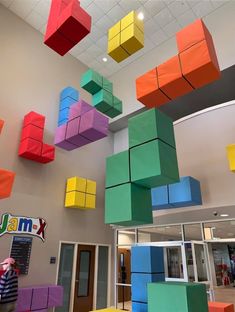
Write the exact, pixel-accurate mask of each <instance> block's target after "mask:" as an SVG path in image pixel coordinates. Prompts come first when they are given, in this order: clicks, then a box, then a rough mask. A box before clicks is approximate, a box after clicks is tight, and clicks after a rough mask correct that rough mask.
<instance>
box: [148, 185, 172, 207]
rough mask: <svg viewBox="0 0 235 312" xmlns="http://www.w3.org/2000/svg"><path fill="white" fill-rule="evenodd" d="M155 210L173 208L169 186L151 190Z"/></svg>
mask: <svg viewBox="0 0 235 312" xmlns="http://www.w3.org/2000/svg"><path fill="white" fill-rule="evenodd" d="M151 195H152V206H153V210H159V209H169V208H172V207H173V206H172V205H171V204H170V203H169V194H168V185H163V186H158V187H155V188H152V189H151Z"/></svg>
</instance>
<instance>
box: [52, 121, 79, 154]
mask: <svg viewBox="0 0 235 312" xmlns="http://www.w3.org/2000/svg"><path fill="white" fill-rule="evenodd" d="M66 129H67V123H66V124H64V125H62V126H60V127H57V128H56V132H55V139H54V144H55V145H56V146H58V147H61V148H63V149H65V150H66V151H72V150H74V149H75V148H77V146H76V145H74V144H72V143H70V142H67V141H66V139H65V137H66Z"/></svg>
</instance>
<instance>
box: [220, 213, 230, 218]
mask: <svg viewBox="0 0 235 312" xmlns="http://www.w3.org/2000/svg"><path fill="white" fill-rule="evenodd" d="M220 216H221V217H228V216H229V215H228V214H227V213H222V214H221V215H220Z"/></svg>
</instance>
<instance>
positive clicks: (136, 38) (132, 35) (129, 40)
mask: <svg viewBox="0 0 235 312" xmlns="http://www.w3.org/2000/svg"><path fill="white" fill-rule="evenodd" d="M121 46H122V47H123V48H124V49H125V50H126V51H127V53H128V54H130V55H131V54H133V53H135V52H137V51H138V50H140V49H142V48H143V46H144V33H143V32H142V31H141V30H140V29H139V28H138V27H137V26H136V25H135V24H131V25H129V26H127V27H126V28H125V29H124V30H122V31H121Z"/></svg>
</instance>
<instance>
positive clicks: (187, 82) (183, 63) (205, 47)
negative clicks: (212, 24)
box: [136, 19, 220, 108]
mask: <svg viewBox="0 0 235 312" xmlns="http://www.w3.org/2000/svg"><path fill="white" fill-rule="evenodd" d="M176 40H177V45H178V51H179V53H178V54H177V55H176V56H174V57H172V58H170V59H169V60H167V61H166V62H164V63H163V64H161V65H159V66H157V67H155V68H153V69H152V70H150V71H148V72H147V73H145V74H144V75H142V76H140V77H138V78H137V79H136V97H137V100H139V101H140V102H141V103H142V104H144V105H145V106H146V107H148V108H152V107H159V106H161V105H164V104H165V103H167V102H169V101H171V100H173V99H175V98H177V97H179V96H182V95H185V94H187V93H189V92H191V91H193V90H194V89H197V88H200V87H202V86H204V85H206V84H208V83H210V82H212V81H214V80H216V79H218V78H219V77H220V69H219V65H218V60H217V56H216V52H215V48H214V44H213V39H212V37H211V34H210V33H209V31H208V29H207V28H206V26H205V24H204V23H203V21H202V20H201V19H199V20H196V21H195V22H194V23H192V24H190V25H189V26H187V27H185V28H184V29H182V30H181V31H179V32H178V33H177V34H176Z"/></svg>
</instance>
